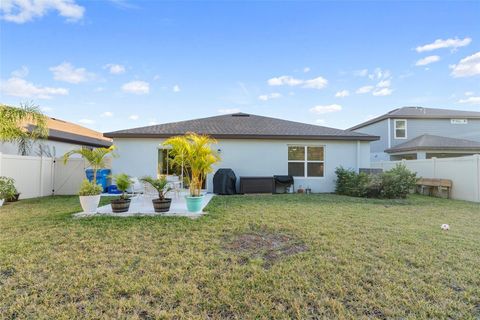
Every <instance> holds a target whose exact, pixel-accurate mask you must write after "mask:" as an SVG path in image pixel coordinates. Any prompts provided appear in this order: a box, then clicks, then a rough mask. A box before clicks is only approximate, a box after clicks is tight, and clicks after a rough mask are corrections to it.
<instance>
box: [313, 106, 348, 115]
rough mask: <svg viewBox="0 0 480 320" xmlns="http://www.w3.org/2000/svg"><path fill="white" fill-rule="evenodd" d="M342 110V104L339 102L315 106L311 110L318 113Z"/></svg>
mask: <svg viewBox="0 0 480 320" xmlns="http://www.w3.org/2000/svg"><path fill="white" fill-rule="evenodd" d="M341 110H342V106H341V105H339V104H329V105H323V106H315V107H313V108H310V112H313V113H316V114H325V113H331V112H338V111H341Z"/></svg>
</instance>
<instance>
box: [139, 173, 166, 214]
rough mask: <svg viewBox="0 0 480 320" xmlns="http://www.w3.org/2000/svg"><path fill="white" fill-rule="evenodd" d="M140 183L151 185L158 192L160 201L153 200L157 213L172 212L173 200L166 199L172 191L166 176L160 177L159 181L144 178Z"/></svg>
mask: <svg viewBox="0 0 480 320" xmlns="http://www.w3.org/2000/svg"><path fill="white" fill-rule="evenodd" d="M140 181H142V182H144V183H148V184H150V185H151V186H152V187H153V188H154V189H155V190H157V192H158V199H153V200H152V203H153V209H154V210H155V212H167V211H168V210H170V205H171V204H172V199H171V198H165V196H166V194H167V192H169V191H170V190H172V188H170V187H169V186H168V181H167V177H165V176H164V175H162V176H160V177H159V178H158V179H154V178H152V177H143V178H141V179H140Z"/></svg>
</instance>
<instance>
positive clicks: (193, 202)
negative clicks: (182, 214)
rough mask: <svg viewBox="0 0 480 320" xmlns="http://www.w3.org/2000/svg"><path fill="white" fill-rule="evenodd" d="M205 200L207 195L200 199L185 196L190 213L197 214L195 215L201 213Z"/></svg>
mask: <svg viewBox="0 0 480 320" xmlns="http://www.w3.org/2000/svg"><path fill="white" fill-rule="evenodd" d="M204 198H205V195H201V196H199V197H191V196H185V199H186V202H187V210H188V212H195V213H199V212H201V211H202V204H203V199H204Z"/></svg>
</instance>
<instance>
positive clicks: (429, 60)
mask: <svg viewBox="0 0 480 320" xmlns="http://www.w3.org/2000/svg"><path fill="white" fill-rule="evenodd" d="M437 61H440V57H439V56H428V57H425V58H422V59H420V60H418V61H417V62H416V63H415V65H416V66H426V65H427V64H430V63H434V62H437Z"/></svg>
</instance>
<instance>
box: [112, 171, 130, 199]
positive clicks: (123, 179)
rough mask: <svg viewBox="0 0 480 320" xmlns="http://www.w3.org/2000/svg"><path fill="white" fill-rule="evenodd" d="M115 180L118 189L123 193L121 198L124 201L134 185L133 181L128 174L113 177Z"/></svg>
mask: <svg viewBox="0 0 480 320" xmlns="http://www.w3.org/2000/svg"><path fill="white" fill-rule="evenodd" d="M113 178H114V179H115V184H116V185H117V189H118V190H120V191H122V195H121V196H120V197H121V198H122V199H126V198H127V196H126V191H127V189H128V188H130V186H131V185H132V183H133V181H132V179H131V178H130V176H129V175H128V174H125V173H120V174H116V175H114V176H113Z"/></svg>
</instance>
